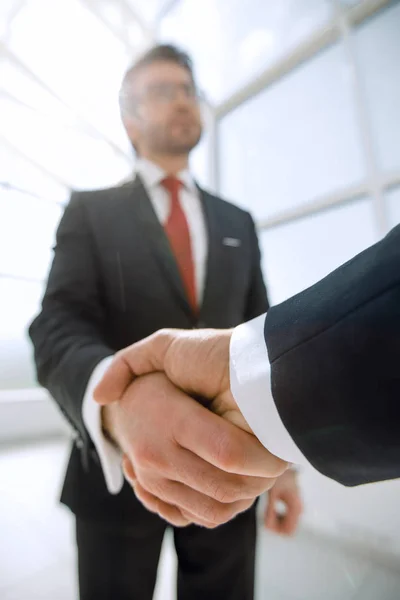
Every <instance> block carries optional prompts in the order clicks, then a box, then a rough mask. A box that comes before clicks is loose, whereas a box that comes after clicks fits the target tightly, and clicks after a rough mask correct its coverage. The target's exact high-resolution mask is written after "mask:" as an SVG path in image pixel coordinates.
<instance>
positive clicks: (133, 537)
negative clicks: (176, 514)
mask: <svg viewBox="0 0 400 600" xmlns="http://www.w3.org/2000/svg"><path fill="white" fill-rule="evenodd" d="M149 514H150V513H148V515H149ZM255 515H256V513H255V508H254V507H253V508H252V509H250V510H249V511H247V512H245V513H243V514H241V515H239V516H238V517H236V518H235V519H234V520H233V521H231V522H230V523H226V524H225V525H221V526H220V527H218V528H217V529H211V530H209V529H204V528H201V527H197V526H190V527H186V528H181V529H180V528H175V529H174V541H175V549H176V553H177V557H178V600H253V597H254V563H255V543H256V516H255ZM166 527H167V524H166V523H165V522H164V521H163V520H162V519H160V518H159V517H158V516H157V515H151V518H150V519H147V518H146V528H145V530H144V529H143V528H141V527H139V528H138V527H135V526H133V525H123V524H117V525H116V524H113V525H111V524H104V523H97V522H92V521H87V520H82V519H77V522H76V532H77V545H78V568H79V589H80V600H151V599H152V597H153V591H154V587H155V582H156V576H157V566H158V560H159V556H160V550H161V544H162V540H163V537H164V533H165V529H166Z"/></svg>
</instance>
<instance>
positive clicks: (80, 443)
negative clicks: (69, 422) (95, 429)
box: [75, 438, 84, 450]
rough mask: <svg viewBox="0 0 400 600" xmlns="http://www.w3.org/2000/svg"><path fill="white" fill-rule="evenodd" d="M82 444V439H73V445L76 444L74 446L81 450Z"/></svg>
mask: <svg viewBox="0 0 400 600" xmlns="http://www.w3.org/2000/svg"><path fill="white" fill-rule="evenodd" d="M83 445H84V444H83V440H82V439H81V438H77V439H76V440H75V446H76V447H77V448H78V449H79V450H82V448H83Z"/></svg>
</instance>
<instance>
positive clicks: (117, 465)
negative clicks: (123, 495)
mask: <svg viewBox="0 0 400 600" xmlns="http://www.w3.org/2000/svg"><path fill="white" fill-rule="evenodd" d="M112 359H113V357H112V356H110V357H108V358H104V359H103V360H102V361H101V362H100V363H99V364H98V365H97V366H96V368H95V369H94V371H93V373H92V375H91V377H90V379H89V383H88V385H87V388H86V392H85V396H84V398H83V406H82V416H83V422H84V424H85V427H86V429H87V430H88V432H89V435H90V437H91V439H92V442H93V444H94V446H95V448H96V450H97V454H98V456H99V459H100V464H101V468H102V470H103V474H104V479H105V481H106V485H107V489H108V491H109V492H110V494H118V493H119V492H120V491H121V488H122V486H123V483H124V476H123V473H122V467H121V459H122V455H121V452H120V451H119V450H118V449H117V448H116V447H115V446H114V445H113V444H112V443H111V442H110V441H109V440H108V439H107V438H106V437H105V435H104V433H103V429H102V423H101V406H100V405H99V404H97V402H96V401H95V399H94V398H93V392H94V389H95V387H96V385H97V384H98V383H99V382H100V380H101V379H102V377H103V375H104V373H105V372H106V371H107V369H108V367H109V365H110V363H111V361H112Z"/></svg>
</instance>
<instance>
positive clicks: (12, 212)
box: [0, 190, 62, 281]
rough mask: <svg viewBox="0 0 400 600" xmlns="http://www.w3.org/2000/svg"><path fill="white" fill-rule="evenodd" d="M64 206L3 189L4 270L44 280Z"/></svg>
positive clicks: (0, 243) (0, 246) (0, 252)
mask: <svg viewBox="0 0 400 600" xmlns="http://www.w3.org/2000/svg"><path fill="white" fill-rule="evenodd" d="M61 213H62V208H61V207H60V206H59V205H57V204H55V203H49V202H46V201H40V200H38V199H36V198H32V197H31V196H29V195H28V194H20V193H17V192H4V191H3V192H2V191H1V190H0V273H1V275H2V276H3V275H12V276H16V277H23V278H28V279H34V280H38V281H41V280H43V279H44V278H45V277H46V275H47V272H48V270H49V265H50V261H51V258H52V246H53V244H54V234H55V231H56V228H57V225H58V222H59V220H60V218H61Z"/></svg>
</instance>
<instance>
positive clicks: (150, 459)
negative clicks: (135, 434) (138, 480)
mask: <svg viewBox="0 0 400 600" xmlns="http://www.w3.org/2000/svg"><path fill="white" fill-rule="evenodd" d="M134 455H135V460H136V462H137V464H138V465H140V466H141V467H142V468H143V467H154V466H156V465H158V463H159V462H160V458H159V456H158V455H157V453H156V452H155V450H154V446H152V444H150V443H149V442H148V441H147V440H141V441H140V442H139V441H137V442H136V444H135V450H134Z"/></svg>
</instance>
